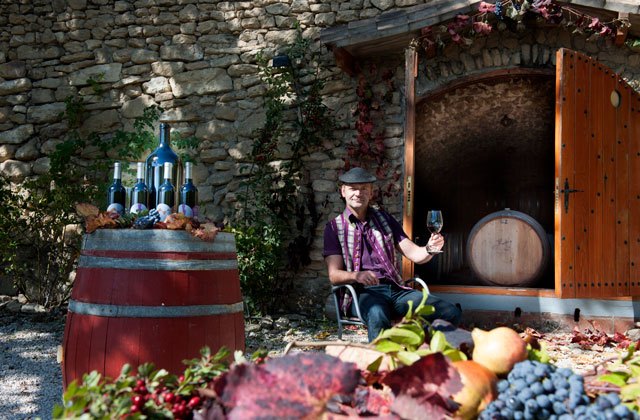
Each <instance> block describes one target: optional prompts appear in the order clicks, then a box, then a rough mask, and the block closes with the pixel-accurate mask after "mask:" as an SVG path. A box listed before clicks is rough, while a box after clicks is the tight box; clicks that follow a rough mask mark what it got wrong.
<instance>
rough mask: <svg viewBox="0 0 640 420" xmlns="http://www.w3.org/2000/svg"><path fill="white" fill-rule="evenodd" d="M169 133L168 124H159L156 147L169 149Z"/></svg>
mask: <svg viewBox="0 0 640 420" xmlns="http://www.w3.org/2000/svg"><path fill="white" fill-rule="evenodd" d="M170 131H171V127H169V124H165V123H161V124H160V145H159V146H158V147H171V136H170Z"/></svg>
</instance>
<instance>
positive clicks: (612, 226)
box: [597, 64, 618, 296]
mask: <svg viewBox="0 0 640 420" xmlns="http://www.w3.org/2000/svg"><path fill="white" fill-rule="evenodd" d="M598 73H600V74H599V75H598V76H597V77H599V78H600V79H601V80H602V86H601V89H602V90H601V91H600V95H598V96H599V98H598V101H599V102H600V109H601V111H602V114H601V118H602V125H601V128H602V131H601V133H600V135H601V139H602V140H601V142H602V169H603V174H602V196H603V199H602V219H601V220H602V222H601V223H600V226H601V229H602V240H601V241H600V242H601V244H602V277H601V279H602V280H601V283H600V284H599V285H598V286H599V289H600V294H601V295H602V296H618V294H617V291H616V287H615V285H616V281H615V278H616V186H617V184H618V180H617V179H616V166H617V162H616V161H615V146H616V139H617V136H618V130H617V127H616V114H617V109H616V108H615V107H614V106H613V105H612V104H611V94H612V93H613V92H614V91H615V88H616V80H615V74H614V73H613V71H611V70H609V69H608V68H606V67H605V66H603V65H602V64H598Z"/></svg>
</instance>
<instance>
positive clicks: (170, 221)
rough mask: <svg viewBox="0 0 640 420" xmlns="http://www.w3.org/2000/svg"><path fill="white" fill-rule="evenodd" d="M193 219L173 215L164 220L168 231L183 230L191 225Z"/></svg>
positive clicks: (178, 214)
mask: <svg viewBox="0 0 640 420" xmlns="http://www.w3.org/2000/svg"><path fill="white" fill-rule="evenodd" d="M190 220H191V219H190V218H189V217H187V216H185V215H184V214H181V213H172V214H170V215H168V216H167V218H166V219H165V220H164V223H165V225H166V228H167V229H170V230H182V229H184V228H185V227H186V225H187V224H189V221H190Z"/></svg>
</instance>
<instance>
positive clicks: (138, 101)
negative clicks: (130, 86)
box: [122, 95, 156, 119]
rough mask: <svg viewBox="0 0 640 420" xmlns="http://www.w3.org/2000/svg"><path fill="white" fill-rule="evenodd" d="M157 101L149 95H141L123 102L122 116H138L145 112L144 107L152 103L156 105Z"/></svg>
mask: <svg viewBox="0 0 640 420" xmlns="http://www.w3.org/2000/svg"><path fill="white" fill-rule="evenodd" d="M155 104H156V103H155V101H154V100H153V98H152V97H151V96H149V95H140V96H138V97H137V98H135V99H132V100H130V101H126V102H124V103H123V104H122V116H123V117H124V118H131V119H133V118H137V117H141V116H142V115H143V114H144V109H145V108H146V107H149V106H151V105H155Z"/></svg>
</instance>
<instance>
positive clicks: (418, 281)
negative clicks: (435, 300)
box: [405, 277, 430, 294]
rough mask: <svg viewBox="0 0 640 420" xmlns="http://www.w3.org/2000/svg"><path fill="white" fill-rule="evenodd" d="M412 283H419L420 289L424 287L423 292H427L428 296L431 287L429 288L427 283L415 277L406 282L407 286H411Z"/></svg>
mask: <svg viewBox="0 0 640 420" xmlns="http://www.w3.org/2000/svg"><path fill="white" fill-rule="evenodd" d="M411 283H418V284H419V285H420V287H422V289H423V290H426V291H427V294H429V293H430V292H429V286H427V283H425V281H424V280H422V279H421V278H420V277H414V278H412V279H409V280H407V281H406V282H405V284H406V285H410V284H411Z"/></svg>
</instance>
